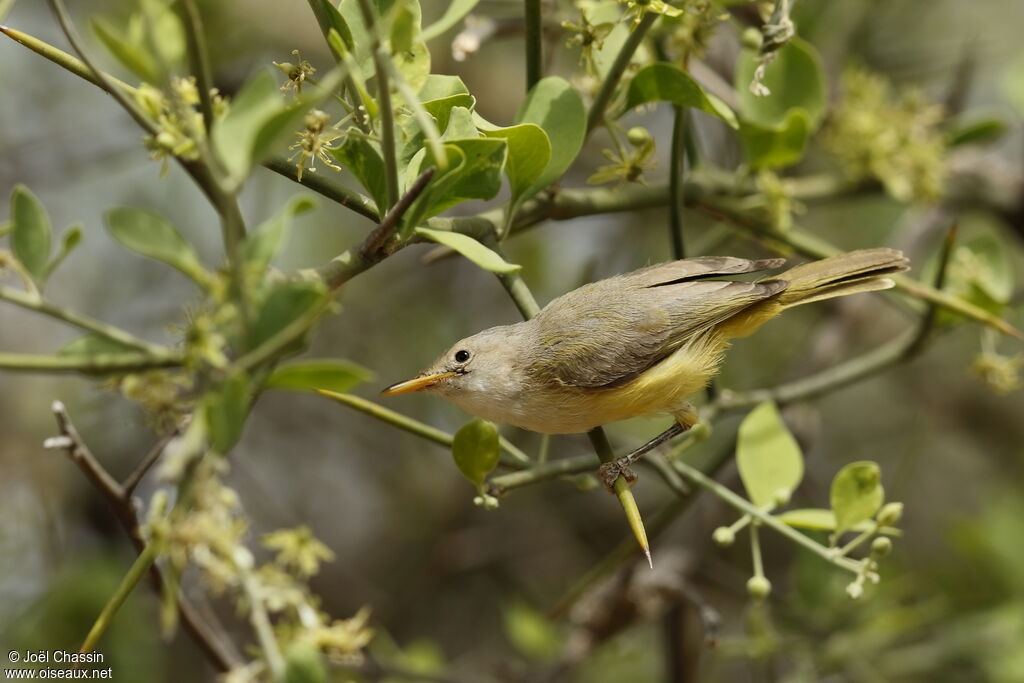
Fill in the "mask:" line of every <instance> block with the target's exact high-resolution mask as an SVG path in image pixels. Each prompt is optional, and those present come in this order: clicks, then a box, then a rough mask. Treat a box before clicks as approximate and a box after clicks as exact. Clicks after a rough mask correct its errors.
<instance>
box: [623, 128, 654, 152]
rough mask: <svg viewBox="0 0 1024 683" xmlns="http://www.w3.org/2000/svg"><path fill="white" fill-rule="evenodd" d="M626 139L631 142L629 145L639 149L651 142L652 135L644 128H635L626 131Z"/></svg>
mask: <svg viewBox="0 0 1024 683" xmlns="http://www.w3.org/2000/svg"><path fill="white" fill-rule="evenodd" d="M626 139H627V140H629V144H631V145H633V146H634V147H639V146H640V145H643V144H645V143H647V142H649V141H650V139H651V134H650V133H649V132H648V131H647V129H646V128H644V127H643V126H634V127H632V128H630V129H629V130H628V131H626Z"/></svg>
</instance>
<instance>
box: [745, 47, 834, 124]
mask: <svg viewBox="0 0 1024 683" xmlns="http://www.w3.org/2000/svg"><path fill="white" fill-rule="evenodd" d="M776 54H777V55H778V56H777V57H776V58H775V61H773V62H772V63H770V64H768V66H767V68H766V70H765V77H764V81H763V82H764V85H765V86H767V87H768V89H769V90H771V94H770V95H767V96H765V97H758V96H757V95H755V94H754V93H752V92H751V91H750V83H751V81H752V80H753V79H754V71H755V70H756V69H757V62H756V58H757V53H756V52H755V51H753V50H744V51H743V52H742V53H741V54H740V57H739V60H738V62H737V66H736V93H737V96H738V98H739V103H740V113H741V114H742V116H743V118H744V119H746V120H747V121H750V122H751V123H757V124H760V125H762V126H768V127H770V126H778V125H780V124H782V123H784V122H785V120H786V117H787V116H788V115H789V110H790V109H793V108H795V107H799V108H801V109H803V110H804V111H805V112H806V113H807V117H808V120H809V121H810V124H811V127H812V128H816V127H817V126H818V124H819V123H820V122H821V119H822V117H823V116H824V115H825V108H826V106H827V103H828V97H827V93H826V90H825V73H824V69H823V68H822V66H821V57H819V56H818V53H817V51H816V50H815V49H814V47H813V46H812V45H811V44H810V43H808V42H806V41H804V40H801V39H800V38H794V39H793V40H791V41H789V42H788V43H787V44H786V45H785V46H783V47H782V48H780V49H779V51H778V52H777V53H776Z"/></svg>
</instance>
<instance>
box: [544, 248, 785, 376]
mask: <svg viewBox="0 0 1024 683" xmlns="http://www.w3.org/2000/svg"><path fill="white" fill-rule="evenodd" d="M708 260H710V259H688V260H687V261H676V262H674V263H667V264H663V265H660V266H653V267H651V268H646V269H644V270H642V271H637V272H635V273H629V274H627V275H623V276H619V277H615V278H610V279H609V280H602V281H601V282H597V283H594V284H591V285H587V286H585V287H581V288H580V289H578V290H575V291H573V292H570V293H569V294H567V295H565V296H563V297H561V298H559V299H556V300H555V301H553V302H551V304H549V305H548V306H547V307H546V308H545V309H544V310H543V311H541V313H540V314H538V316H537V317H536V318H535V319H534V320H535V323H536V324H537V325H538V340H539V342H540V343H539V344H538V348H537V349H536V352H535V354H534V355H533V358H532V359H531V361H532V363H531V364H532V365H534V367H533V368H532V370H533V371H534V372H535V373H537V376H542V377H550V378H553V379H554V380H555V381H557V382H559V383H561V384H563V385H566V386H573V387H579V388H601V387H615V386H620V385H623V384H626V383H627V382H629V381H631V380H632V379H634V378H636V377H637V376H638V375H639V374H641V373H642V372H644V371H645V370H647V369H649V368H651V367H652V366H654V365H656V364H657V363H658V362H660V361H662V360H664V359H665V358H667V357H668V356H669V355H671V354H672V352H673V351H675V350H676V349H678V348H679V347H680V346H682V345H683V344H684V343H686V341H687V340H689V339H693V338H694V336H695V335H697V334H699V333H701V332H703V331H705V330H708V329H710V328H711V327H713V326H714V325H716V324H718V323H720V322H723V321H725V320H727V319H728V318H730V317H732V316H733V315H735V314H736V313H738V312H739V311H741V310H743V309H744V308H746V307H748V306H750V305H751V304H754V303H756V302H758V301H761V300H763V299H766V298H768V297H771V296H774V295H775V294H778V293H779V292H781V291H783V290H784V289H785V288H786V283H785V282H782V281H779V280H770V281H766V282H761V283H747V282H728V281H708V280H700V279H693V278H694V277H704V276H711V275H713V274H719V273H721V272H722V271H720V270H718V271H716V272H712V271H713V270H714V269H713V268H711V267H707V268H706V269H705V268H700V267H697V268H695V267H694V266H693V265H691V264H690V262H692V261H708ZM720 261H724V262H725V263H724V264H722V265H724V266H725V267H729V268H734V269H735V270H730V273H733V272H735V273H740V272H750V271H752V270H754V269H755V268H754V267H753V266H754V264H757V263H759V262H756V261H755V262H751V261H743V259H730V258H724V257H723V258H722V259H720ZM735 262H743V263H735ZM762 263H763V262H762ZM771 263H772V265H773V266H774V265H775V262H774V261H773V262H771ZM677 264H688V265H686V266H679V265H677ZM758 269H760V268H758ZM702 270H703V271H704V272H703V273H702V272H701V271H702ZM659 271H660V272H659ZM687 272H688V273H690V275H686V274H684V273H687ZM695 274H696V275H695ZM680 275H682V276H681V277H680Z"/></svg>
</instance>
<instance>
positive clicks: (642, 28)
mask: <svg viewBox="0 0 1024 683" xmlns="http://www.w3.org/2000/svg"><path fill="white" fill-rule="evenodd" d="M659 16H660V15H659V14H657V13H655V12H647V13H645V14H644V17H643V19H641V20H640V23H639V24H637V25H636V26H635V27H633V30H632V32H630V34H629V37H628V38H626V42H624V43H623V44H622V48H621V49H620V50H619V54H617V55H616V56H615V61H614V62H612V65H611V67H610V68H609V69H608V73H607V74H606V75H605V77H604V81H603V82H602V83H601V89H600V90H598V91H597V95H596V96H595V97H594V102H593V104H591V105H590V112H589V113H588V114H587V133H590V132H591V131H593V130H594V129H595V128H597V127H598V126H599V125H600V124H601V123H603V122H604V113H605V110H606V109H607V108H608V104H609V103H610V102H611V99H612V96H613V95H614V94H615V88H617V87H618V85H619V81H620V80H622V75H623V74H624V73H626V67H628V66H629V63H630V61H632V59H633V54H634V53H635V52H636V49H637V48H638V47H640V43H641V42H643V39H644V36H646V35H647V31H649V30H650V28H651V26H653V25H654V22H655V21H657V19H658V17H659Z"/></svg>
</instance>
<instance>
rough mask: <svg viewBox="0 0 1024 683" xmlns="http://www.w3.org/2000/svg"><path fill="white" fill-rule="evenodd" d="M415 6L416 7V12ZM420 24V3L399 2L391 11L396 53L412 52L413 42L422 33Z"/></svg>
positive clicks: (392, 43)
mask: <svg viewBox="0 0 1024 683" xmlns="http://www.w3.org/2000/svg"><path fill="white" fill-rule="evenodd" d="M413 5H416V9H415V10H414V9H413ZM419 23H420V13H419V5H418V3H414V2H411V1H410V0H397V2H395V4H394V6H393V7H392V9H391V49H392V50H394V51H395V52H409V51H411V50H412V49H413V40H414V39H415V38H416V34H418V33H419V31H420V26H419ZM424 80H425V79H424Z"/></svg>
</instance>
